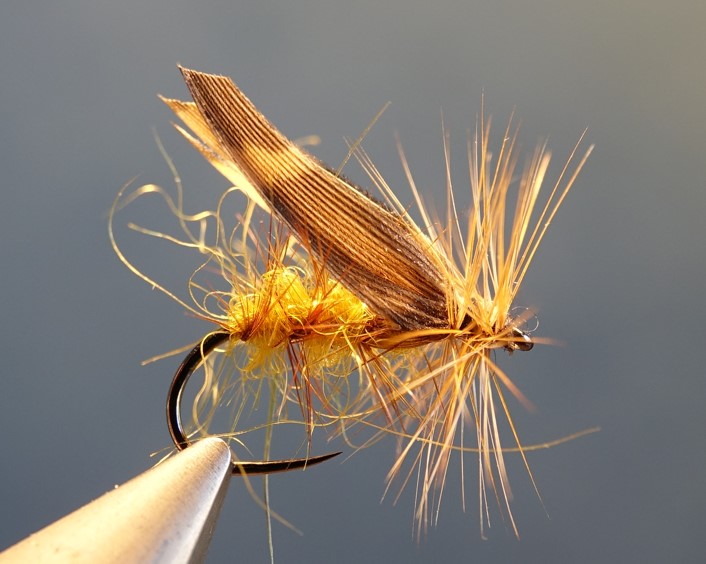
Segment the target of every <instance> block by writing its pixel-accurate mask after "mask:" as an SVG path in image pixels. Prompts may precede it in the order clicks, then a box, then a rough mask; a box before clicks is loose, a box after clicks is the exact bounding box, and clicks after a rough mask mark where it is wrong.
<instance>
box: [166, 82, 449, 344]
mask: <svg viewBox="0 0 706 564" xmlns="http://www.w3.org/2000/svg"><path fill="white" fill-rule="evenodd" d="M181 71H182V74H183V75H184V79H185V81H186V84H187V86H188V88H189V91H190V92H191V95H192V97H193V99H194V102H195V103H196V107H197V108H198V111H199V112H200V114H201V116H202V117H203V120H204V122H205V123H206V124H207V125H208V127H209V128H210V132H208V133H205V134H204V132H203V131H198V130H197V131H194V133H195V134H196V135H197V136H199V137H200V139H201V141H202V142H203V143H204V144H206V145H207V146H208V148H209V149H211V150H212V151H214V152H215V153H218V154H220V155H223V153H226V157H225V158H230V159H231V160H232V162H233V164H235V166H236V167H237V169H239V171H240V172H241V173H242V175H243V176H244V177H245V178H246V179H247V181H248V182H249V183H250V184H251V185H252V186H253V187H255V189H256V190H257V192H258V193H259V194H260V196H261V197H262V198H263V199H264V200H265V201H266V202H267V203H268V204H269V207H270V208H271V209H272V210H274V212H275V213H276V214H277V216H278V217H279V218H280V219H281V220H283V221H284V222H285V223H286V224H287V225H288V226H289V227H290V228H291V229H292V231H293V232H294V234H295V235H296V236H297V238H298V239H299V240H300V241H301V242H302V243H303V244H305V245H307V246H308V247H309V248H310V249H311V252H312V253H314V254H315V255H316V257H317V258H318V259H319V260H320V261H322V262H324V263H325V264H326V267H327V268H328V270H329V271H330V272H331V274H332V275H333V276H334V277H335V278H336V279H337V280H339V281H340V282H341V283H342V284H344V285H345V286H346V287H347V288H348V289H349V290H350V291H351V292H353V293H354V294H355V295H357V296H358V297H359V298H360V299H361V300H362V301H364V302H365V303H366V304H367V305H368V306H369V307H370V308H371V310H372V311H374V312H375V313H377V314H378V315H380V316H382V317H385V318H387V319H389V320H391V321H393V322H394V323H396V324H397V325H398V326H399V328H400V329H401V330H404V331H408V330H418V329H428V328H445V327H449V307H448V305H447V301H448V289H447V288H446V284H445V280H446V279H445V277H444V275H443V261H442V259H441V257H439V256H438V255H437V252H436V251H435V250H434V249H433V247H432V243H431V242H430V241H429V239H428V238H427V237H425V236H424V235H423V234H422V233H421V231H420V230H419V229H418V228H417V227H416V226H414V225H412V224H410V223H409V222H408V221H407V220H405V219H404V218H402V217H401V216H400V215H398V214H396V213H394V212H392V211H390V210H389V209H387V208H385V207H384V206H383V205H381V204H380V203H379V202H376V201H375V200H373V199H372V198H370V197H369V196H367V195H366V194H364V193H363V192H361V191H360V190H358V189H356V188H355V187H354V186H352V185H351V184H350V183H348V182H347V181H345V180H344V179H342V178H340V177H339V176H337V175H336V174H334V173H333V172H331V171H330V170H328V169H327V168H326V167H324V166H322V165H321V164H320V163H319V162H318V161H317V160H316V159H315V158H313V157H312V156H310V155H308V154H306V153H305V152H304V151H302V150H301V149H300V148H299V147H297V146H296V145H295V144H294V143H292V142H291V141H289V140H288V139H287V138H286V137H284V136H283V135H282V134H281V133H280V132H279V131H278V130H277V129H276V128H275V127H274V126H273V125H272V124H271V123H270V122H269V121H268V120H267V118H265V116H263V115H262V114H261V113H260V112H259V111H258V110H257V109H256V108H255V106H254V105H253V104H252V103H251V102H250V100H248V98H247V97H246V96H245V95H244V94H243V93H242V92H241V91H240V90H239V89H238V87H237V86H236V85H235V84H234V83H233V82H232V81H231V80H230V79H229V78H227V77H223V76H216V75H210V74H204V73H200V72H196V71H193V70H188V69H183V68H182V69H181ZM165 101H166V100H165ZM166 102H167V103H168V104H169V105H170V107H172V109H175V110H176V109H177V107H178V106H177V103H176V101H166ZM180 109H181V110H182V111H181V112H177V113H181V116H180V117H182V118H183V117H184V114H185V113H189V111H191V109H192V108H190V107H188V106H181V108H180ZM185 110H188V111H185ZM187 121H188V120H187ZM191 122H192V123H187V126H192V125H193V123H194V122H198V120H194V118H193V116H191ZM202 152H203V151H202ZM221 158H222V157H221ZM217 168H218V167H217ZM219 170H221V168H219ZM221 172H223V170H221Z"/></svg>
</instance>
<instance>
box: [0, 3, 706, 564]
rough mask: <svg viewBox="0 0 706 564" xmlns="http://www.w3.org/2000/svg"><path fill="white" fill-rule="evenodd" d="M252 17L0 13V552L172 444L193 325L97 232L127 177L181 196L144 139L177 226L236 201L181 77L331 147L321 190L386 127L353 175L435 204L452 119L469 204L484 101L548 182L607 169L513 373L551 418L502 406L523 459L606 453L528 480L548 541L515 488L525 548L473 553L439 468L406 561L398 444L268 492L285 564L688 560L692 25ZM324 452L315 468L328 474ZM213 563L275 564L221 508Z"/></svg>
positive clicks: (8, 6) (694, 523) (640, 13)
mask: <svg viewBox="0 0 706 564" xmlns="http://www.w3.org/2000/svg"><path fill="white" fill-rule="evenodd" d="M241 4H242V5H238V4H236V3H232V2H226V1H207V2H199V3H196V2H185V1H177V2H167V1H166V0H162V1H147V2H136V1H133V0H125V1H122V2H104V1H99V2H96V1H87V0H85V1H81V0H67V1H64V2H44V3H40V2H26V1H24V0H23V1H19V0H4V1H3V2H2V5H1V6H0V73H1V74H0V144H1V146H0V170H2V191H1V193H0V194H1V196H0V197H1V202H2V204H1V207H0V210H1V213H2V220H1V221H0V241H1V242H2V243H1V245H0V265H2V286H1V289H2V291H1V292H0V311H2V317H3V323H2V329H1V331H2V338H1V339H0V343H2V345H1V346H2V349H1V351H0V355H1V356H0V358H1V359H2V361H1V362H2V383H1V388H0V429H2V434H3V445H2V455H1V456H0V472H1V474H0V477H1V478H2V480H1V481H0V508H1V509H0V547H5V546H8V545H10V544H12V543H14V542H16V541H17V540H19V539H21V538H23V537H24V536H26V535H27V534H29V533H31V532H33V531H35V530H37V529H39V528H41V527H42V526H44V525H46V524H48V523H49V522H51V521H53V520H54V519H56V518H58V517H60V516H62V515H64V514H65V513H67V512H69V511H70V510H73V509H74V508H76V507H78V506H80V505H82V504H84V503H86V502H88V501H89V500H91V499H92V498H94V497H96V496H98V495H100V494H102V493H103V492H105V491H106V490H109V489H111V488H112V487H113V485H114V484H117V483H122V482H124V481H126V480H128V479H129V478H131V477H132V476H134V475H136V474H138V473H140V472H142V471H143V470H145V469H147V468H148V467H150V466H151V465H152V464H153V463H154V459H153V458H150V456H149V455H150V453H152V452H155V451H157V450H159V449H161V448H163V447H166V446H168V444H169V438H168V435H167V430H166V425H165V422H164V416H163V402H164V397H165V394H166V390H167V387H168V382H169V380H170V378H171V375H172V373H173V371H174V368H175V366H176V364H177V363H178V359H168V360H166V361H162V362H159V363H156V364H152V365H149V366H147V367H141V366H140V361H141V360H143V359H145V358H147V357H149V356H152V355H153V354H157V353H160V352H164V351H167V350H170V349H172V348H175V347H177V346H180V345H184V344H186V343H189V342H192V341H194V340H196V339H197V338H198V337H199V336H200V335H201V334H202V333H204V331H205V329H206V326H205V325H204V324H203V323H201V322H199V321H197V320H195V319H192V318H190V317H188V316H186V315H184V314H183V312H182V311H181V309H180V307H179V306H177V305H176V304H174V303H172V302H171V301H170V300H169V299H167V298H166V297H164V296H163V295H161V294H159V293H157V292H154V291H152V290H151V289H150V288H149V287H148V286H147V285H146V284H144V283H143V282H141V281H139V280H138V279H137V278H136V277H135V276H133V275H132V274H131V273H130V272H128V270H127V269H126V268H124V267H123V266H122V265H121V264H120V263H119V261H118V260H117V258H116V257H115V255H114V254H113V252H112V250H111V248H110V246H109V243H108V237H107V213H108V210H109V208H110V205H111V202H112V200H113V198H114V196H115V194H116V193H117V191H118V190H119V188H120V187H121V186H122V185H123V184H124V183H125V182H127V181H129V180H130V179H131V178H133V177H134V176H135V175H140V176H139V178H138V180H137V182H138V183H139V182H155V183H160V184H162V185H164V186H167V187H171V186H172V179H171V176H170V173H169V171H168V169H167V167H166V165H165V164H164V161H163V159H162V157H161V156H160V154H159V152H158V150H157V147H156V144H155V141H154V138H153V134H152V132H151V128H152V127H154V128H156V130H157V132H158V133H159V135H160V136H161V138H162V140H163V141H164V143H165V145H166V147H167V149H168V151H169V153H170V155H171V156H172V158H173V159H174V161H175V162H176V164H177V166H178V167H179V170H180V172H181V174H182V177H183V179H184V183H185V187H186V190H187V192H188V196H187V205H188V206H192V207H191V209H192V210H195V209H196V208H197V206H201V207H205V206H208V205H211V204H212V203H213V201H215V198H216V197H217V196H218V194H220V192H221V191H222V190H223V189H224V188H225V187H226V186H227V183H226V181H225V180H223V179H222V178H221V177H220V176H219V175H218V174H217V173H216V172H214V171H212V170H211V169H210V167H209V166H208V165H207V164H206V163H204V162H203V161H202V160H201V157H200V156H198V155H197V154H195V152H194V151H193V150H192V149H191V148H190V147H189V146H187V144H186V143H185V142H184V141H183V140H182V139H180V138H179V136H178V135H177V134H176V133H175V132H174V131H173V130H172V129H171V127H170V125H169V121H170V120H171V116H170V113H169V111H168V110H167V109H166V108H165V107H163V105H162V104H161V103H160V102H159V101H158V100H157V98H156V94H157V93H162V94H165V95H168V96H180V97H183V96H185V95H186V89H185V87H184V86H183V84H182V82H181V78H180V75H179V73H178V72H177V69H176V66H175V65H176V63H181V64H184V65H187V66H191V67H194V68H197V69H200V70H204V71H211V72H218V73H223V74H227V75H230V76H232V77H234V79H235V80H236V81H237V82H238V84H239V85H240V86H241V87H242V88H243V89H244V90H245V92H246V93H247V94H248V95H249V96H250V97H251V98H252V99H253V100H254V101H255V102H256V103H257V104H258V106H259V107H260V108H261V109H262V110H263V112H264V113H265V114H266V115H268V116H269V117H270V118H271V119H272V120H273V121H274V123H276V124H277V125H278V126H279V127H280V128H281V129H282V130H283V131H284V132H285V133H286V134H287V135H289V136H291V137H301V136H305V135H309V134H318V135H319V136H321V138H322V140H323V143H322V144H321V145H320V146H319V147H316V148H314V149H313V152H314V153H315V154H316V155H317V156H319V157H321V158H322V159H324V160H325V161H327V162H328V163H330V164H331V165H332V166H337V165H338V163H340V162H341V160H342V159H343V157H344V155H345V153H346V145H345V142H344V140H343V138H344V137H345V136H347V137H356V136H357V135H358V134H359V133H360V132H361V131H362V130H363V129H364V128H365V126H366V125H367V124H368V122H369V120H370V119H371V118H372V117H373V116H374V115H375V113H376V112H377V111H378V110H379V109H380V107H381V106H382V105H383V104H384V103H385V102H386V101H388V100H390V101H392V106H391V107H390V109H389V110H388V111H387V112H386V113H385V115H384V116H383V118H382V119H381V120H380V122H379V123H378V124H377V125H376V126H375V128H374V129H373V131H372V133H371V134H370V135H369V137H368V138H367V139H366V141H365V147H366V149H367V150H368V152H369V153H370V154H371V156H372V158H373V160H374V161H375V162H376V164H377V165H378V166H379V167H380V168H381V170H382V171H383V173H384V174H385V176H386V178H387V179H388V181H389V182H390V184H392V185H393V186H396V187H397V193H398V194H400V195H402V196H403V199H404V198H408V192H407V191H406V181H405V180H404V176H403V174H402V169H401V166H400V164H399V158H398V156H397V152H396V148H395V133H396V132H397V133H399V136H400V138H401V139H402V142H403V144H404V147H405V149H406V152H407V156H408V158H409V161H410V163H411V166H412V169H413V171H414V173H415V175H416V180H417V183H418V185H419V186H421V187H423V190H424V193H425V195H426V198H427V199H428V200H429V201H431V202H434V201H436V202H437V204H438V205H439V206H442V205H443V203H444V200H443V196H442V194H443V188H444V177H443V154H442V146H441V110H443V114H444V119H445V122H446V124H447V125H448V127H449V129H450V131H451V134H452V141H453V147H452V149H453V151H454V175H455V177H456V186H457V188H458V190H459V193H462V194H463V196H462V197H461V199H462V203H463V204H464V205H467V202H468V199H467V195H466V192H465V190H464V187H465V186H466V185H465V180H466V176H465V169H464V166H465V163H464V160H463V157H464V142H465V132H466V128H469V127H470V128H472V127H474V124H475V116H476V114H477V112H478V110H479V108H480V101H481V96H482V95H483V93H484V94H485V100H486V108H487V111H488V113H491V114H492V115H493V117H494V120H495V124H496V128H500V127H502V126H503V125H504V123H505V121H506V119H507V117H508V116H509V114H510V112H511V111H512V110H513V108H516V110H517V115H518V116H519V117H520V118H521V120H522V131H521V135H520V138H521V141H522V144H523V147H524V149H525V150H526V151H529V150H531V149H532V148H533V147H534V144H535V141H536V140H537V139H538V138H540V137H545V138H546V137H548V138H549V140H550V146H551V147H552V148H553V149H554V154H555V158H556V162H555V165H556V164H558V161H560V160H561V159H563V158H564V157H565V156H566V155H567V154H568V152H569V150H570V149H571V147H572V145H573V144H574V142H575V141H576V139H577V138H578V136H579V134H580V132H581V131H582V130H583V129H584V128H585V127H588V128H589V133H588V137H589V140H590V142H593V143H595V144H596V151H595V152H594V154H593V155H592V157H591V159H590V161H589V163H588V165H587V167H586V169H585V170H584V172H583V173H582V174H581V177H580V179H579V181H578V183H577V185H576V187H575V189H574V191H573V192H572V193H571V194H570V196H569V198H568V200H567V202H566V204H565V205H564V207H563V209H562V210H561V211H560V213H559V215H558V216H557V219H556V221H555V222H554V224H553V225H552V228H551V229H550V231H549V234H548V237H547V238H546V240H545V243H544V244H543V246H542V248H541V251H540V253H539V254H538V256H537V257H536V260H535V263H534V264H533V267H532V269H531V270H530V272H529V275H528V278H527V280H526V282H525V284H524V287H523V289H522V292H521V294H520V299H519V303H521V305H526V306H531V307H533V308H536V310H537V311H538V316H539V320H540V328H539V333H541V334H542V335H544V336H549V337H554V338H557V339H559V340H561V342H562V344H561V346H548V347H547V346H543V347H535V349H534V350H533V351H532V352H531V353H526V354H516V355H514V356H513V357H512V358H510V359H505V360H503V362H504V364H503V365H504V366H505V367H506V368H507V370H508V371H509V372H510V374H512V375H513V377H514V378H515V380H516V382H517V383H518V385H519V386H520V387H521V389H522V390H523V391H524V392H525V393H526V395H527V396H528V397H529V398H530V400H532V402H534V404H535V405H536V407H537V409H536V411H535V412H533V413H527V412H526V411H524V410H523V408H522V407H521V406H515V407H514V412H515V414H516V417H517V419H518V424H519V425H520V432H521V434H522V436H523V437H524V439H525V442H527V443H531V442H541V441H544V440H550V439H553V438H557V437H559V436H562V435H566V434H569V433H572V432H575V431H579V430H582V429H586V428H589V427H592V426H594V425H598V426H600V427H601V428H602V431H601V432H600V433H598V434H594V435H591V436H589V437H585V438H582V439H579V440H575V441H573V442H571V443H569V444H565V445H562V446H558V447H555V448H553V449H551V450H546V451H541V452H537V453H533V454H531V455H530V456H529V459H530V463H531V466H532V469H533V471H534V475H535V478H536V480H537V484H538V486H539V489H540V491H541V494H542V498H543V501H544V505H545V506H546V509H547V512H548V514H549V516H547V515H546V514H545V512H544V510H543V509H542V506H541V504H540V503H539V502H538V500H537V498H536V496H535V495H534V493H533V491H532V488H531V484H530V483H529V481H528V479H527V476H526V473H524V471H523V469H522V467H521V464H519V463H518V461H517V460H513V462H512V479H513V485H514V489H515V501H514V511H515V516H516V519H517V522H518V526H519V529H520V533H521V536H522V539H521V540H520V541H517V540H516V539H515V538H514V537H513V535H512V532H511V530H510V529H509V528H508V527H507V526H505V525H504V524H503V523H502V521H500V520H499V519H496V520H495V522H494V526H493V527H492V528H491V530H490V531H489V539H488V540H486V541H483V540H481V538H480V535H479V525H478V517H477V512H476V505H475V497H474V495H475V483H476V482H475V480H476V475H475V474H474V473H473V470H474V467H473V464H468V465H467V471H468V476H467V488H468V489H469V493H468V497H469V509H468V510H467V513H465V514H464V513H463V512H462V510H461V506H460V502H459V500H458V498H459V495H460V488H459V485H458V484H459V479H458V476H457V475H456V474H457V472H458V471H457V469H456V468H455V467H454V469H453V470H452V471H451V472H452V474H451V475H450V477H449V486H448V487H447V490H446V492H445V503H444V505H443V508H442V513H441V515H440V518H439V525H438V527H436V528H435V529H432V530H431V531H430V532H429V534H428V536H427V538H426V539H425V540H423V541H422V542H421V543H420V544H417V543H416V542H415V541H414V539H413V537H412V507H413V492H412V491H411V490H410V491H409V492H407V495H403V497H402V499H401V500H400V502H399V503H398V504H397V505H396V506H394V505H393V503H392V500H391V499H385V500H384V501H383V502H382V503H380V498H381V496H382V493H383V484H384V477H385V474H386V472H387V470H388V468H389V466H390V464H391V463H392V460H393V456H394V453H393V444H394V443H393V441H392V440H390V441H387V442H386V441H384V442H383V443H381V444H380V445H378V446H377V447H375V448H373V449H371V450H369V451H365V452H361V453H358V454H356V455H355V456H353V457H351V458H349V459H348V460H346V461H336V462H332V463H328V464H326V465H324V466H322V467H319V468H316V469H315V470H312V471H311V472H307V473H303V474H302V473H297V474H293V475H283V476H277V477H275V478H274V479H273V480H272V501H273V506H274V508H275V509H276V510H277V511H278V512H279V513H280V514H281V515H283V516H284V517H285V518H287V519H288V520H290V521H291V522H292V523H293V524H294V525H296V526H297V527H298V528H299V529H301V530H302V531H303V533H304V535H303V536H298V535H296V534H294V533H292V532H291V531H289V530H288V529H286V528H284V527H282V526H279V525H275V530H274V541H275V551H276V558H277V560H278V561H279V562H333V561H335V562H351V563H352V562H432V561H434V562H469V561H474V562H510V561H515V562H517V561H523V562H625V561H641V562H665V561H672V562H696V561H702V560H701V559H702V558H703V555H704V552H706V551H705V548H706V542H705V541H704V532H703V529H704V523H705V520H706V518H705V517H704V513H705V512H706V477H705V476H706V471H705V468H706V438H705V437H704V429H705V427H706V425H705V423H706V410H705V409H704V403H705V400H706V385H705V383H704V369H703V366H704V362H703V356H702V355H703V351H704V348H705V347H706V329H705V328H704V327H705V325H706V324H705V320H704V316H705V315H706V307H705V303H706V300H705V299H704V291H703V287H704V284H705V280H706V244H705V243H706V239H705V234H706V229H705V224H706V219H704V216H705V215H706V137H705V132H706V103H705V101H706V76H705V72H706V71H705V63H704V61H705V59H706V34H705V33H704V31H703V30H704V24H705V23H706V9H705V8H704V4H703V3H702V2H696V1H694V2H637V1H628V2H617V3H616V2H583V3H578V4H570V3H566V2H533V3H529V2H492V3H474V2H470V3H469V2H459V1H455V2H454V1H447V0H437V1H434V2H402V1H393V2H387V3H384V4H381V3H379V2H355V3H354V2H342V1H335V2H317V1H307V2H299V3H296V4H295V3H291V2H252V3H245V2H243V3H241ZM496 131H498V130H497V129H496ZM498 132H499V131H498ZM553 170H554V171H556V168H554V169H553ZM346 172H347V173H348V174H350V175H351V176H352V177H353V178H354V179H355V180H356V181H358V182H359V183H361V184H363V185H367V184H368V181H367V179H366V177H365V176H364V175H363V174H362V173H361V172H360V171H359V170H358V169H356V168H355V166H353V167H351V168H350V170H349V169H346ZM407 201H409V199H407ZM155 209H157V210H161V211H158V212H155V213H157V214H158V215H159V214H161V216H160V217H156V218H155V221H157V222H159V221H161V220H162V219H165V218H166V219H168V217H167V212H166V211H165V210H164V209H163V208H157V207H155ZM145 217H146V218H147V219H148V220H149V219H150V218H149V217H148V212H145ZM143 223H147V222H143ZM123 233H125V231H124V230H123ZM131 252H132V253H133V254H132V255H131V256H133V257H134V258H135V259H136V260H138V261H141V263H142V264H146V265H148V266H149V268H150V272H152V273H153V274H155V275H156V276H158V277H159V278H160V280H163V281H165V282H167V283H170V284H171V285H172V286H174V287H176V288H177V289H181V285H182V284H183V283H185V276H186V274H187V273H188V268H186V267H185V266H184V265H181V264H180V256H181V253H180V251H179V250H175V251H174V252H164V253H161V254H155V253H154V252H152V254H144V255H141V254H140V253H141V250H140V248H139V247H132V248H131ZM190 267H191V265H189V268H190ZM515 403H516V402H515ZM316 439H317V441H316V442H315V445H314V449H315V451H317V452H323V451H324V450H328V449H330V448H331V446H330V445H327V444H326V443H325V442H324V437H323V436H317V437H316ZM343 446H344V449H345V445H343ZM210 559H211V561H213V562H227V561H239V562H264V561H266V559H267V549H266V539H265V527H264V516H263V514H262V511H261V510H260V509H259V508H258V507H257V505H256V504H255V503H254V502H253V501H252V500H251V498H250V496H249V494H248V493H247V492H246V491H245V489H244V488H242V487H241V486H240V484H239V483H238V482H237V481H234V482H233V484H232V485H231V491H230V492H229V495H228V501H227V504H226V507H225V508H224V511H223V514H222V518H221V520H220V523H219V528H218V530H217V533H216V536H215V539H214V541H213V545H212V550H211V554H210Z"/></svg>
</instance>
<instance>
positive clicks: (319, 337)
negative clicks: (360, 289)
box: [223, 266, 376, 370]
mask: <svg viewBox="0 0 706 564" xmlns="http://www.w3.org/2000/svg"><path fill="white" fill-rule="evenodd" d="M317 278H318V280H314V277H313V276H310V275H308V274H307V273H305V272H304V271H302V270H301V269H298V268H295V267H284V266H277V267H275V268H272V269H271V270H268V271H267V272H266V273H265V274H263V275H262V277H261V278H260V279H259V281H258V286H257V288H256V290H255V291H254V292H252V293H250V294H244V295H243V294H241V295H234V296H233V297H232V298H231V300H230V303H229V304H228V307H227V310H226V317H227V319H226V321H225V322H224V323H223V324H224V326H225V327H226V329H227V330H228V331H230V332H231V333H232V334H233V336H234V337H236V338H237V339H240V340H242V341H245V342H246V343H248V344H249V345H251V351H250V352H251V356H250V359H249V362H248V365H247V367H246V369H248V370H253V369H256V368H262V367H263V365H265V364H269V363H271V362H272V359H271V358H270V357H271V355H272V354H273V353H277V352H279V353H282V354H284V353H286V352H287V347H288V346H289V345H290V344H292V343H299V344H300V345H301V347H302V351H303V353H304V355H305V357H306V365H307V366H308V367H309V369H311V368H312V367H314V366H315V367H317V368H319V369H320V368H329V369H330V368H334V367H335V366H337V365H338V364H339V363H340V362H341V361H342V360H344V359H345V357H347V356H350V355H351V353H352V352H353V351H354V349H355V347H356V345H357V344H359V343H360V342H361V340H363V339H366V338H369V333H368V329H369V328H370V325H371V323H372V321H373V320H374V319H375V317H376V316H375V315H374V314H373V313H372V312H371V311H370V310H369V309H368V308H367V306H366V305H365V304H364V303H363V302H361V301H360V300H359V299H358V298H357V297H355V296H354V295H353V294H352V293H351V292H349V291H348V290H346V289H345V288H344V287H343V286H342V285H341V284H339V283H337V282H336V281H334V280H332V279H330V278H329V277H328V276H319V277H317Z"/></svg>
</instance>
